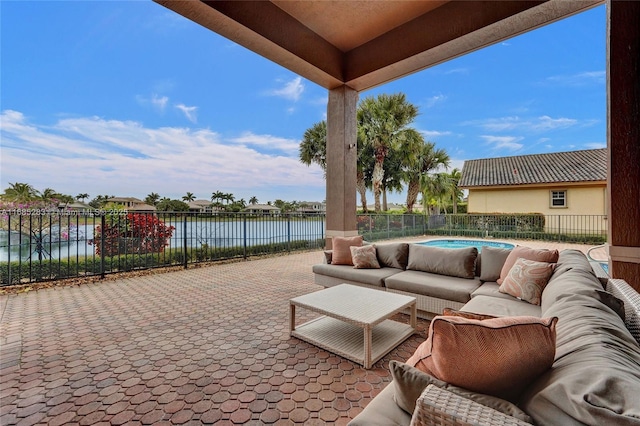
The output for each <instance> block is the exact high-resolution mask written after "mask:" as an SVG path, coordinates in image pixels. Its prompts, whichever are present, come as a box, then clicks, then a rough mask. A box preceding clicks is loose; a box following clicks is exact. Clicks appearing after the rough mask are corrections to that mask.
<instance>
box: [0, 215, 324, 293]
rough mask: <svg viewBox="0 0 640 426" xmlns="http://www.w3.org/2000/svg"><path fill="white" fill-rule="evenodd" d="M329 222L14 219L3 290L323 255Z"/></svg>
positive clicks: (1, 264)
mask: <svg viewBox="0 0 640 426" xmlns="http://www.w3.org/2000/svg"><path fill="white" fill-rule="evenodd" d="M324 229H325V218H324V214H279V215H269V214H266V215H262V214H258V215H256V214H248V213H215V214H211V213H207V214H201V213H176V212H170V213H169V212H168V213H164V212H158V213H138V212H127V211H117V210H116V211H108V212H103V211H100V212H97V214H96V213H95V212H91V213H78V212H61V213H51V212H42V214H40V212H35V211H34V212H29V211H27V212H25V211H22V212H10V213H6V212H5V214H4V215H3V217H2V218H0V285H12V284H21V283H29V282H35V281H46V280H58V279H64V278H71V277H81V276H91V275H100V276H104V275H105V274H110V273H115V272H122V271H131V270H135V269H147V268H158V267H166V266H175V265H179V266H184V267H185V268H186V267H187V266H188V265H189V264H193V263H199V262H209V261H217V260H225V259H233V258H247V257H249V256H256V255H264V254H272V253H279V252H290V251H294V250H303V249H311V248H321V247H323V246H324V243H325V236H324Z"/></svg>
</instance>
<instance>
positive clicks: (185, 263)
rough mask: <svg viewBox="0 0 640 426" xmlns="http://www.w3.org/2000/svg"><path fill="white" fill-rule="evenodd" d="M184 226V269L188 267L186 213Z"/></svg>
mask: <svg viewBox="0 0 640 426" xmlns="http://www.w3.org/2000/svg"><path fill="white" fill-rule="evenodd" d="M183 224H184V225H183V227H182V234H183V236H184V238H183V240H184V269H187V263H188V260H187V215H186V214H185V216H184V221H183Z"/></svg>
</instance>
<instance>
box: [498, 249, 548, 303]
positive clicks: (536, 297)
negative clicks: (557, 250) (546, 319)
mask: <svg viewBox="0 0 640 426" xmlns="http://www.w3.org/2000/svg"><path fill="white" fill-rule="evenodd" d="M554 267H555V263H546V262H536V261H534V260H527V259H523V258H519V259H518V260H516V263H515V264H514V265H513V267H512V268H511V270H510V271H509V273H508V274H507V276H506V277H505V278H504V280H503V281H502V284H501V285H500V289H499V291H500V292H501V293H506V294H509V295H511V296H513V297H517V298H518V299H520V300H524V301H525V302H529V303H531V304H532V305H539V304H540V297H541V296H542V290H544V288H545V287H546V286H547V283H548V282H549V277H551V274H553V268H554Z"/></svg>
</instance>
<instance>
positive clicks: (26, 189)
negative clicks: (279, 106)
mask: <svg viewBox="0 0 640 426" xmlns="http://www.w3.org/2000/svg"><path fill="white" fill-rule="evenodd" d="M87 198H89V194H87V193H80V194H78V195H76V196H75V197H72V196H71V195H65V194H61V193H58V192H57V191H55V190H53V189H51V188H46V189H45V190H44V191H38V190H36V189H35V188H34V187H33V186H32V185H30V184H27V183H21V182H18V183H9V187H8V188H7V189H5V190H4V193H3V194H0V199H2V200H3V201H6V202H11V203H17V204H21V203H32V202H45V203H48V204H54V203H55V204H60V203H63V204H71V203H73V202H74V201H75V200H78V201H82V202H84V200H86V199H87ZM111 198H114V196H113V195H97V196H95V197H94V198H93V199H92V200H91V201H90V202H89V205H90V206H91V207H93V208H96V209H100V208H103V207H105V206H106V205H107V204H108V203H109V200H110V199H111ZM195 200H196V196H195V195H194V193H193V192H187V193H186V195H183V196H182V200H172V199H170V198H168V197H161V196H160V194H158V193H156V192H152V193H150V194H149V195H147V196H146V198H145V199H144V202H145V203H146V204H149V205H151V206H155V207H156V209H157V210H159V211H188V210H189V204H188V203H191V202H193V201H195ZM249 204H251V205H255V204H258V197H256V196H255V195H254V196H252V197H251V198H249ZM267 204H268V205H273V206H276V207H278V208H279V209H280V210H281V211H283V212H288V211H295V210H297V209H299V208H302V207H309V206H308V203H305V202H298V201H283V200H279V199H278V200H275V201H274V202H273V203H272V202H271V201H268V202H267ZM210 206H212V207H214V208H215V209H216V210H217V211H228V212H238V211H241V210H243V209H244V208H245V207H247V202H246V201H245V199H244V198H241V199H239V200H236V198H235V196H234V195H233V194H232V193H225V192H221V191H216V192H213V193H212V194H211V203H210Z"/></svg>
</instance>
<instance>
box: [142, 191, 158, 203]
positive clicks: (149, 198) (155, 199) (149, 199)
mask: <svg viewBox="0 0 640 426" xmlns="http://www.w3.org/2000/svg"><path fill="white" fill-rule="evenodd" d="M159 200H160V194H157V193H155V192H152V193H151V194H149V195H147V198H145V199H144V202H145V203H147V204H149V205H151V206H155V205H157V204H158V201H159Z"/></svg>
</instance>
